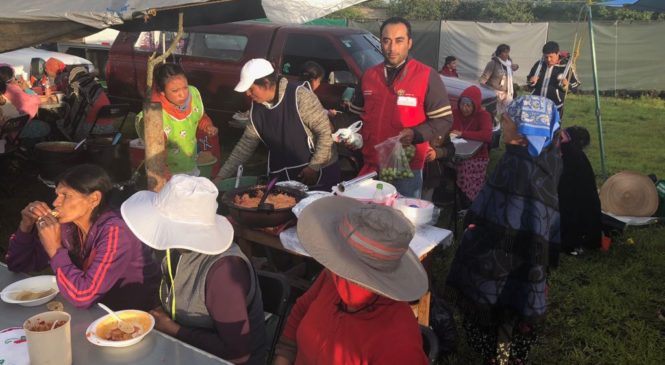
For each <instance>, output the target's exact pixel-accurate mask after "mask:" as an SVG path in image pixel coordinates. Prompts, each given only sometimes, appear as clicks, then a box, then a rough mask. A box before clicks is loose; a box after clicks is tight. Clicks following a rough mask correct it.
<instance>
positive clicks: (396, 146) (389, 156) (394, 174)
mask: <svg viewBox="0 0 665 365" xmlns="http://www.w3.org/2000/svg"><path fill="white" fill-rule="evenodd" d="M400 138H401V135H397V136H395V137H391V138H388V139H387V140H385V141H383V142H381V143H379V144H377V145H376V146H374V148H375V149H376V152H377V155H378V158H379V180H382V181H393V180H399V179H407V178H411V177H413V171H411V166H410V165H409V160H410V159H409V158H408V157H407V154H406V152H405V151H404V147H402V142H400Z"/></svg>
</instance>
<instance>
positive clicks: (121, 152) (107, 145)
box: [85, 137, 132, 182]
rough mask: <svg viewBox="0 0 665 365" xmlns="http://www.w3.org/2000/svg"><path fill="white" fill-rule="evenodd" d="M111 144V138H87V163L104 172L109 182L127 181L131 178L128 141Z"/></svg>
mask: <svg viewBox="0 0 665 365" xmlns="http://www.w3.org/2000/svg"><path fill="white" fill-rule="evenodd" d="M112 142H113V138H112V137H97V138H88V140H87V141H86V142H85V149H86V154H87V157H88V161H89V162H90V163H94V164H95V165H99V166H101V167H102V168H103V169H104V170H106V172H107V173H108V174H109V177H111V181H113V182H123V181H127V180H129V179H131V177H132V168H131V164H130V162H129V140H126V139H124V140H120V141H119V142H118V143H116V144H115V145H114V144H112Z"/></svg>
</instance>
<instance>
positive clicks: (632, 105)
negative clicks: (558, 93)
mask: <svg viewBox="0 0 665 365" xmlns="http://www.w3.org/2000/svg"><path fill="white" fill-rule="evenodd" d="M600 107H601V118H602V123H603V136H604V141H605V161H606V166H607V171H608V173H609V175H611V174H613V173H616V172H619V171H621V170H626V169H630V170H635V171H639V172H642V173H645V174H650V173H655V174H656V175H658V176H659V177H661V178H665V163H664V162H665V144H664V143H663V140H665V100H662V99H651V98H643V99H635V100H632V99H617V98H602V99H601V102H600ZM594 111H595V102H594V98H593V96H588V95H585V96H578V95H569V97H568V99H567V100H566V107H565V115H564V126H571V125H581V126H584V127H586V128H587V129H588V130H589V133H590V134H591V145H590V146H589V147H587V151H586V153H587V156H588V157H589V160H590V161H591V165H592V166H593V168H594V171H595V172H596V174H597V175H600V174H601V168H600V152H599V151H600V147H599V139H598V127H597V124H596V117H595V112H594Z"/></svg>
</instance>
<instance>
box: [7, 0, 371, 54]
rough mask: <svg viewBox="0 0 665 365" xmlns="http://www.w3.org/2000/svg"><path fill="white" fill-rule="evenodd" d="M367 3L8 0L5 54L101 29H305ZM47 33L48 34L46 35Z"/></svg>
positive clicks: (316, 0)
mask: <svg viewBox="0 0 665 365" xmlns="http://www.w3.org/2000/svg"><path fill="white" fill-rule="evenodd" d="M361 1H362V0H291V1H288V2H285V1H280V0H123V1H118V0H95V1H90V0H50V1H44V0H3V1H2V2H0V26H1V27H2V34H3V37H0V52H5V51H10V50H14V49H18V48H23V47H27V46H31V45H34V44H39V43H48V42H55V41H58V40H63V39H72V38H82V37H85V36H87V35H90V34H93V33H96V32H98V31H100V30H101V29H105V28H115V29H118V30H135V31H137V30H175V29H176V28H177V26H178V18H177V17H178V13H179V12H180V11H181V10H182V11H183V13H184V23H185V24H186V25H187V26H195V25H203V24H215V23H225V22H234V21H240V20H247V19H257V18H265V17H267V18H269V19H270V20H271V21H273V22H276V23H305V22H307V21H310V20H312V19H316V18H320V17H323V16H325V15H327V14H330V13H332V12H335V11H337V10H340V9H343V8H346V7H348V6H351V5H354V4H357V3H359V2H361ZM45 30H47V31H45Z"/></svg>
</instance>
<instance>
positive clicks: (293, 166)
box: [217, 58, 340, 190]
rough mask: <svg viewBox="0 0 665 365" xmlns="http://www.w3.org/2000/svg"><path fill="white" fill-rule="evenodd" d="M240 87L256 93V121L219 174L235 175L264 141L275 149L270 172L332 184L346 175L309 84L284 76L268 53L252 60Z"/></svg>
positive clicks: (323, 186)
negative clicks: (295, 81)
mask: <svg viewBox="0 0 665 365" xmlns="http://www.w3.org/2000/svg"><path fill="white" fill-rule="evenodd" d="M235 91H237V92H244V93H245V94H246V95H247V96H249V97H250V98H251V99H252V106H251V108H250V111H249V121H250V123H249V124H248V125H247V127H246V128H245V133H244V134H243V135H242V138H241V139H240V141H238V144H236V146H235V148H234V149H233V151H232V152H231V155H230V156H229V158H228V160H226V162H225V163H224V165H223V166H222V168H221V170H220V171H219V174H218V175H217V180H221V179H224V178H228V177H231V176H232V175H233V174H235V172H236V168H237V167H238V165H240V164H242V163H244V162H245V161H246V160H247V159H249V158H250V157H251V156H252V154H253V153H254V150H255V149H256V147H257V146H258V144H259V142H263V144H265V145H266V147H267V148H268V151H269V155H268V174H270V175H273V176H278V177H279V179H280V180H300V181H302V182H303V183H305V184H307V185H310V186H313V185H315V186H317V189H321V190H328V189H330V188H331V187H332V186H333V185H335V184H337V183H338V182H339V180H340V171H339V166H338V165H337V156H336V155H335V154H334V152H333V140H332V136H331V134H332V131H331V129H330V120H329V119H328V116H327V114H326V110H325V109H324V108H323V106H321V103H320V102H319V99H318V98H317V97H316V95H314V93H312V92H311V91H310V90H308V89H307V88H306V87H304V86H302V85H299V84H294V83H289V82H288V80H287V79H286V78H283V77H279V76H278V74H277V73H276V72H275V69H274V68H273V67H272V65H271V64H270V62H268V61H267V60H265V59H263V58H255V59H252V60H249V61H247V63H245V65H244V66H243V67H242V71H241V72H240V82H238V85H236V87H235Z"/></svg>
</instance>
